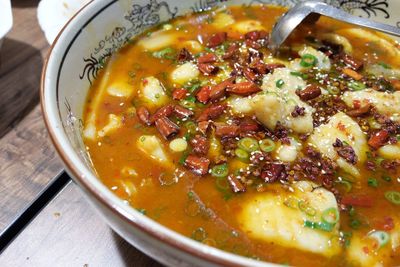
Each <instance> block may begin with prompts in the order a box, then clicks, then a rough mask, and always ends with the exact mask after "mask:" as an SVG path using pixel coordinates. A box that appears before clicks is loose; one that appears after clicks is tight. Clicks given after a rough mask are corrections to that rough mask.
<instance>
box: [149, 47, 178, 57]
mask: <svg viewBox="0 0 400 267" xmlns="http://www.w3.org/2000/svg"><path fill="white" fill-rule="evenodd" d="M151 55H152V56H153V57H155V58H163V59H169V60H174V59H175V58H176V51H175V49H173V48H171V47H166V48H164V49H161V50H159V51H155V52H153V53H152V54H151Z"/></svg>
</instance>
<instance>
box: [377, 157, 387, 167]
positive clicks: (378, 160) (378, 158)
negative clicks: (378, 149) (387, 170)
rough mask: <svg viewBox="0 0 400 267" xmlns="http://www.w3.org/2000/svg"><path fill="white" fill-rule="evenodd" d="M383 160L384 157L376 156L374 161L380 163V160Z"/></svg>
mask: <svg viewBox="0 0 400 267" xmlns="http://www.w3.org/2000/svg"><path fill="white" fill-rule="evenodd" d="M384 160H385V159H384V158H382V157H377V158H376V159H375V162H376V164H378V165H381V163H382V161H384Z"/></svg>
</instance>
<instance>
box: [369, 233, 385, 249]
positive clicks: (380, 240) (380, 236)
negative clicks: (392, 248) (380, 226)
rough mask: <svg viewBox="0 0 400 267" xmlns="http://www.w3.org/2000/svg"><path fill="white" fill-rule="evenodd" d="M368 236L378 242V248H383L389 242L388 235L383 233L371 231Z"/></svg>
mask: <svg viewBox="0 0 400 267" xmlns="http://www.w3.org/2000/svg"><path fill="white" fill-rule="evenodd" d="M368 236H369V237H372V238H373V239H375V240H376V241H377V242H378V248H381V247H383V246H385V245H386V244H387V243H388V242H389V240H390V235H389V234H388V233H386V232H385V231H373V232H371V233H369V234H368Z"/></svg>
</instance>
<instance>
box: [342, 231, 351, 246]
mask: <svg viewBox="0 0 400 267" xmlns="http://www.w3.org/2000/svg"><path fill="white" fill-rule="evenodd" d="M352 236H353V233H352V232H340V237H341V239H342V240H343V241H344V245H345V246H346V247H349V246H350V240H351V237H352Z"/></svg>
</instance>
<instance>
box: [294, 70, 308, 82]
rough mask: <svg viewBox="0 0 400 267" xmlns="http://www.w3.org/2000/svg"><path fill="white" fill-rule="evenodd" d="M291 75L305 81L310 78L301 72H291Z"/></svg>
mask: <svg viewBox="0 0 400 267" xmlns="http://www.w3.org/2000/svg"><path fill="white" fill-rule="evenodd" d="M290 75H292V76H297V77H300V78H302V79H304V80H305V79H307V78H308V75H307V74H305V73H301V72H299V71H291V72H290Z"/></svg>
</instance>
